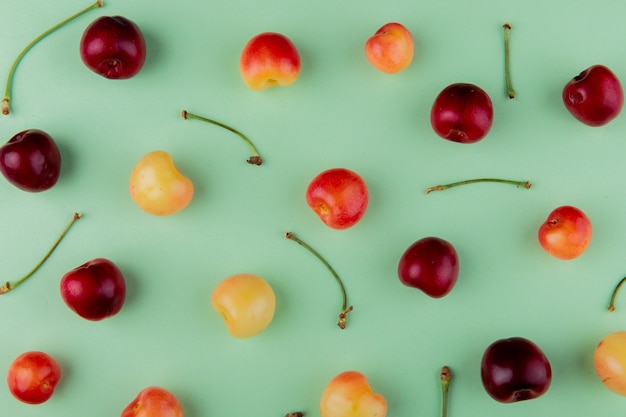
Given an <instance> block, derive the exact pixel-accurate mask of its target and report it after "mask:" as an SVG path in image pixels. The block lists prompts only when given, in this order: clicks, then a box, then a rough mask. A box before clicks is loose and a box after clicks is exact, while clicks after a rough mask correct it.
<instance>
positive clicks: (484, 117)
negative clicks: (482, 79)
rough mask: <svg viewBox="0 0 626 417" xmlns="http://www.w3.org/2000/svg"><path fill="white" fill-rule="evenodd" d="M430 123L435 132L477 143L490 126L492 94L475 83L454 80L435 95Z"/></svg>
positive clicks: (456, 139) (446, 136)
mask: <svg viewBox="0 0 626 417" xmlns="http://www.w3.org/2000/svg"><path fill="white" fill-rule="evenodd" d="M430 123H431V125H432V127H433V130H434V131H435V133H437V135H439V136H441V137H442V138H444V139H447V140H450V141H452V142H459V143H476V142H478V141H479V140H481V139H483V138H484V137H485V136H486V135H487V133H489V131H490V130H491V125H492V124H493V105H492V103H491V98H490V97H489V95H488V94H487V93H486V92H485V91H484V90H483V89H481V88H480V87H478V86H476V85H474V84H467V83H457V84H451V85H449V86H447V87H446V88H444V89H443V90H442V91H441V92H440V93H439V95H438V96H437V98H436V99H435V102H434V103H433V106H432V108H431V111H430Z"/></svg>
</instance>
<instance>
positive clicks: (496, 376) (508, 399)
mask: <svg viewBox="0 0 626 417" xmlns="http://www.w3.org/2000/svg"><path fill="white" fill-rule="evenodd" d="M480 372H481V379H482V383H483V386H484V388H485V390H486V391H487V393H488V394H489V395H490V396H491V397H492V398H493V399H494V400H496V401H499V402H502V403H513V402H517V401H524V400H531V399H534V398H537V397H539V396H541V395H543V394H544V393H545V392H546V391H547V390H548V387H549V386H550V383H551V381H552V368H551V367H550V362H549V361H548V358H547V357H546V355H545V354H544V353H543V352H542V351H541V349H539V347H538V346H537V345H536V344H535V343H533V342H531V341H530V340H528V339H524V338H522V337H512V338H509V339H501V340H497V341H495V342H493V343H492V344H491V345H490V346H489V347H488V348H487V349H486V350H485V353H484V354H483V358H482V362H481V368H480Z"/></svg>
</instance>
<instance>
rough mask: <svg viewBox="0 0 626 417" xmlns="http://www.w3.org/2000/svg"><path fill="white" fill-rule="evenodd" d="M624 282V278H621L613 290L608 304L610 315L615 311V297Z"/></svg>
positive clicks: (625, 280) (625, 278)
mask: <svg viewBox="0 0 626 417" xmlns="http://www.w3.org/2000/svg"><path fill="white" fill-rule="evenodd" d="M625 282H626V277H624V278H622V279H621V280H620V282H618V283H617V286H616V287H615V289H614V290H613V295H612V296H611V302H610V303H609V311H610V312H611V313H612V312H614V311H615V298H616V297H617V293H618V292H619V289H620V288H622V285H624V283H625Z"/></svg>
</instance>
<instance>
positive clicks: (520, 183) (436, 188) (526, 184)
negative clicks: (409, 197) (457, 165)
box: [426, 178, 533, 194]
mask: <svg viewBox="0 0 626 417" xmlns="http://www.w3.org/2000/svg"><path fill="white" fill-rule="evenodd" d="M477 182H499V183H503V184H511V185H515V186H516V187H524V188H526V189H527V190H528V189H530V188H531V187H532V186H533V185H532V184H531V183H530V181H514V180H504V179H500V178H477V179H472V180H465V181H458V182H452V183H450V184H443V185H436V186H434V187H430V188H427V189H426V194H428V193H430V192H432V191H443V190H447V189H448V188H452V187H457V186H459V185H465V184H474V183H477Z"/></svg>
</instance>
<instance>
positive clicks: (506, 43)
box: [502, 22, 515, 98]
mask: <svg viewBox="0 0 626 417" xmlns="http://www.w3.org/2000/svg"><path fill="white" fill-rule="evenodd" d="M502 27H503V28H504V71H505V78H506V93H507V95H508V96H509V98H515V90H514V89H513V82H512V81H511V58H510V55H511V52H510V48H509V37H510V32H511V24H510V23H509V22H506V23H505V24H504V25H502Z"/></svg>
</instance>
